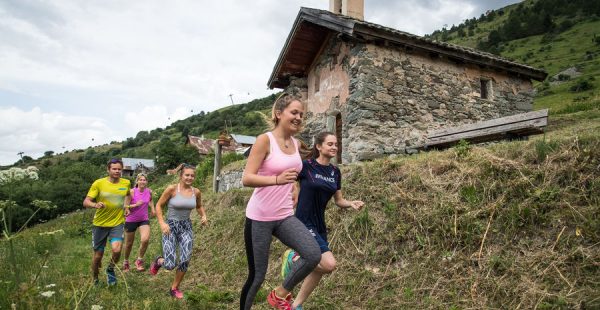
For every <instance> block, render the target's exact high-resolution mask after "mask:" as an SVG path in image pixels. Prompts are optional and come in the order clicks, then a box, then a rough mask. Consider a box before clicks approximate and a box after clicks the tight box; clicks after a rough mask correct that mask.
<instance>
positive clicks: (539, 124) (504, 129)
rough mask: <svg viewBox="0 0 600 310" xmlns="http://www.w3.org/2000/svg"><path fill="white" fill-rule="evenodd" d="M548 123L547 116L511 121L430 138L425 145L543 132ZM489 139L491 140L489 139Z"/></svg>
mask: <svg viewBox="0 0 600 310" xmlns="http://www.w3.org/2000/svg"><path fill="white" fill-rule="evenodd" d="M547 125H548V119H547V118H540V119H533V120H527V121H523V122H520V123H511V124H505V125H500V126H495V127H489V128H484V129H479V130H470V131H466V132H458V133H455V134H451V135H445V136H440V137H433V138H429V139H428V140H427V142H426V143H425V147H431V146H435V145H441V144H448V143H452V142H456V141H460V140H474V139H481V140H484V139H486V138H485V137H486V136H493V135H509V134H511V133H512V134H515V135H524V134H525V135H526V134H530V133H541V132H543V130H542V129H541V128H543V127H546V126H547ZM488 141H489V140H488Z"/></svg>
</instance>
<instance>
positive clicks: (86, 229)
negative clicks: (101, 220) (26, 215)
mask: <svg viewBox="0 0 600 310" xmlns="http://www.w3.org/2000/svg"><path fill="white" fill-rule="evenodd" d="M549 124H550V126H549V127H548V130H547V133H546V134H545V135H540V136H534V137H531V139H530V140H529V141H513V142H502V143H495V144H490V145H488V146H486V147H481V146H477V145H469V146H468V147H467V146H463V147H462V148H461V147H459V148H457V149H449V150H446V151H433V152H428V153H421V154H419V155H416V156H410V157H401V158H396V159H380V160H376V161H373V162H368V163H362V164H354V165H350V166H344V167H342V170H343V174H344V194H345V197H347V198H350V199H361V200H363V201H365V202H366V208H365V209H363V210H362V211H360V212H353V211H348V210H341V211H340V210H337V209H335V208H333V207H330V208H331V209H330V210H328V211H327V213H326V220H327V223H328V224H329V225H330V233H329V238H330V245H331V248H332V250H333V252H334V254H335V256H336V259H337V262H338V266H337V269H336V271H335V272H333V273H332V274H331V275H328V276H325V277H324V279H323V280H322V282H321V283H320V285H319V286H318V288H317V289H316V291H315V292H314V294H313V295H312V296H311V298H310V299H309V301H307V302H306V304H305V306H306V308H312V309H340V308H355V309H367V308H369V309H382V308H394V309H425V308H427V309H429V308H436V309H440V308H444V309H469V308H471V309H472V308H478V309H481V308H517V307H519V306H520V307H521V308H527V309H531V308H535V307H537V308H547V309H557V308H558V309H560V308H577V307H579V306H580V305H582V304H583V303H585V305H586V307H588V308H595V307H600V293H599V292H600V287H599V286H598V283H600V268H599V267H598V265H597V262H598V261H599V260H600V249H599V248H598V247H597V244H598V242H600V233H599V232H600V217H599V216H598V215H599V214H600V212H599V211H600V210H599V208H600V194H599V193H600V179H599V178H598V175H599V174H600V173H599V171H598V165H600V161H599V158H600V135H599V134H598V133H599V132H600V110H598V109H597V108H592V109H589V110H585V111H579V112H575V113H563V114H557V115H551V117H550V120H549ZM173 181H174V177H173V176H170V177H165V178H162V179H161V180H157V181H156V183H155V184H152V185H154V186H156V187H155V188H153V189H154V190H155V192H157V191H160V188H164V186H166V184H168V183H169V182H173ZM250 194H251V190H249V189H244V190H233V191H230V192H228V193H225V194H211V193H204V194H203V202H204V205H205V206H206V208H207V212H208V216H209V220H210V225H209V226H208V227H200V226H199V225H198V223H197V218H196V216H195V215H194V217H193V218H194V227H195V228H194V232H195V236H196V237H195V250H194V255H193V259H192V262H191V265H190V270H189V272H188V274H187V275H186V278H185V279H184V281H183V284H182V289H183V290H184V291H185V293H186V300H184V301H176V300H172V299H171V298H170V297H168V296H167V289H168V287H169V284H170V282H171V281H172V279H173V272H165V271H163V270H161V272H160V273H159V275H158V276H156V277H150V276H149V275H148V274H146V273H143V274H140V273H137V272H130V273H128V274H121V273H119V274H118V277H119V284H118V285H117V286H116V287H114V288H109V287H107V286H106V284H105V274H104V271H103V270H104V269H101V270H102V271H101V279H102V280H103V281H102V282H103V284H102V285H100V287H92V285H91V280H90V278H91V275H90V271H89V268H90V267H89V264H90V259H91V250H90V238H91V232H90V221H91V218H92V213H90V212H75V213H72V214H69V215H66V216H65V217H64V218H58V219H56V220H53V221H50V222H48V223H45V224H41V225H37V226H35V227H33V228H31V229H28V230H26V231H24V232H22V233H21V234H19V235H18V236H17V237H16V238H15V239H13V241H14V242H13V244H14V246H15V249H16V261H17V265H18V267H19V268H18V270H19V271H20V276H21V278H22V279H23V281H22V283H18V284H16V283H14V278H15V277H14V271H12V270H11V269H9V268H6V269H5V272H3V273H1V274H0V308H2V309H7V308H10V306H11V304H13V303H14V304H15V305H16V307H17V308H18V309H20V308H35V309H37V308H40V309H63V308H78V309H79V308H81V309H90V308H91V307H92V306H93V305H100V306H102V307H103V308H104V309H112V308H127V309H142V308H143V309H159V308H160V309H163V308H174V307H178V308H183V309H188V308H189V309H235V308H237V307H238V298H239V291H240V289H241V287H242V285H243V282H244V281H245V277H246V275H247V265H246V258H245V251H244V244H243V233H242V230H243V224H244V208H245V204H246V203H247V201H248V198H249V197H250ZM151 227H152V239H151V243H150V247H149V249H148V252H147V255H146V260H147V262H149V261H150V260H151V258H152V257H153V256H155V255H157V253H159V251H160V242H159V240H160V239H159V237H160V236H159V232H158V229H157V228H158V227H157V225H156V222H155V220H152V221H151ZM57 230H59V232H55V233H54V234H50V235H47V234H40V233H43V232H53V231H57ZM60 230H62V232H61V231H60ZM137 246H138V244H137V241H136V243H135V244H134V248H133V249H134V250H133V252H132V255H135V251H136V249H137ZM8 251H9V247H8V244H7V242H6V241H0V264H1V265H2V266H10V264H11V263H10V261H9V258H10V257H11V256H10V253H9V252H8ZM283 251H284V247H283V245H282V244H281V243H280V242H278V241H275V242H273V244H272V248H271V256H270V265H269V271H268V274H267V279H266V281H265V282H264V285H263V288H262V289H261V291H260V292H259V296H258V297H257V300H256V305H255V309H268V307H267V304H266V302H265V296H266V293H267V292H268V291H269V290H270V289H272V288H273V287H275V286H277V285H279V284H280V283H281V280H280V279H279V267H280V265H279V257H280V255H281V253H283ZM107 259H108V258H107V257H105V258H104V262H103V264H104V266H106V263H107ZM43 266H47V268H46V267H43ZM52 284H54V285H55V286H52V287H47V286H50V285H52ZM45 291H54V292H55V293H54V295H53V296H52V297H43V296H42V295H41V293H42V292H45ZM296 292H297V290H296Z"/></svg>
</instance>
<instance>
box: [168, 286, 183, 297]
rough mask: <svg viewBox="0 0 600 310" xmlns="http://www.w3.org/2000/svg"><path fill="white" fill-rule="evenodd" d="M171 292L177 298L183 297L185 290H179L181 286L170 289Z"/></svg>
mask: <svg viewBox="0 0 600 310" xmlns="http://www.w3.org/2000/svg"><path fill="white" fill-rule="evenodd" d="M169 294H171V296H172V297H173V298H177V299H182V298H183V292H182V291H180V290H179V288H176V289H174V290H170V291H169Z"/></svg>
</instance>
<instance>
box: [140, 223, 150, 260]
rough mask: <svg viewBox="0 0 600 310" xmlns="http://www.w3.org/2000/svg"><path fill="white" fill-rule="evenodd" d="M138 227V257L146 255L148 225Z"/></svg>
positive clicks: (148, 235) (148, 238)
mask: <svg viewBox="0 0 600 310" xmlns="http://www.w3.org/2000/svg"><path fill="white" fill-rule="evenodd" d="M139 229H140V250H139V252H138V258H144V255H146V249H148V243H149V242H150V225H148V224H146V225H141V226H140V227H139Z"/></svg>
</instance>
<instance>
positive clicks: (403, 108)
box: [301, 39, 534, 163]
mask: <svg viewBox="0 0 600 310" xmlns="http://www.w3.org/2000/svg"><path fill="white" fill-rule="evenodd" d="M482 80H485V81H489V82H488V83H489V84H490V85H491V86H490V88H489V89H488V90H489V95H490V98H489V99H484V98H481V92H482V90H481V87H482V82H481V81H482ZM316 81H318V82H320V83H315V82H316ZM306 84H307V93H308V100H307V103H308V106H307V109H306V112H307V113H306V114H307V119H306V126H305V130H304V132H303V133H302V135H301V136H302V138H304V139H305V141H307V142H308V143H310V142H311V137H312V136H314V135H315V134H316V133H318V132H319V131H322V130H325V129H328V130H332V129H333V128H334V127H333V125H334V124H335V123H332V120H334V119H335V115H336V114H338V113H339V114H340V115H341V118H342V124H343V125H342V128H343V129H342V145H343V149H342V160H343V162H344V163H347V162H353V161H360V160H368V159H372V158H376V157H380V156H385V155H388V154H398V153H404V152H405V151H406V150H407V149H410V148H412V147H414V146H416V145H419V144H421V143H423V141H424V137H425V135H426V133H427V131H428V130H430V129H438V128H442V127H449V126H455V125H459V124H465V123H473V122H476V121H481V120H488V119H493V118H498V117H503V116H508V115H513V114H518V113H522V112H526V111H530V110H531V109H532V101H533V95H534V92H533V87H532V84H531V81H530V80H528V79H524V78H520V77H517V76H513V75H509V74H507V73H501V72H497V71H494V70H492V69H482V68H480V67H478V66H476V65H472V64H465V63H458V62H454V61H452V60H449V59H447V58H444V56H439V55H424V54H419V53H416V52H414V51H412V52H411V51H405V50H403V49H402V48H399V47H392V46H376V45H373V44H363V43H354V42H342V41H340V40H339V39H332V40H331V41H330V42H329V43H328V45H327V47H326V48H325V49H324V51H323V53H322V54H321V56H320V57H319V59H318V61H317V62H316V65H315V66H314V68H313V69H312V70H311V71H310V72H309V74H308V77H307V79H306ZM317 84H318V86H317ZM346 87H347V88H346ZM317 88H318V91H317Z"/></svg>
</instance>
